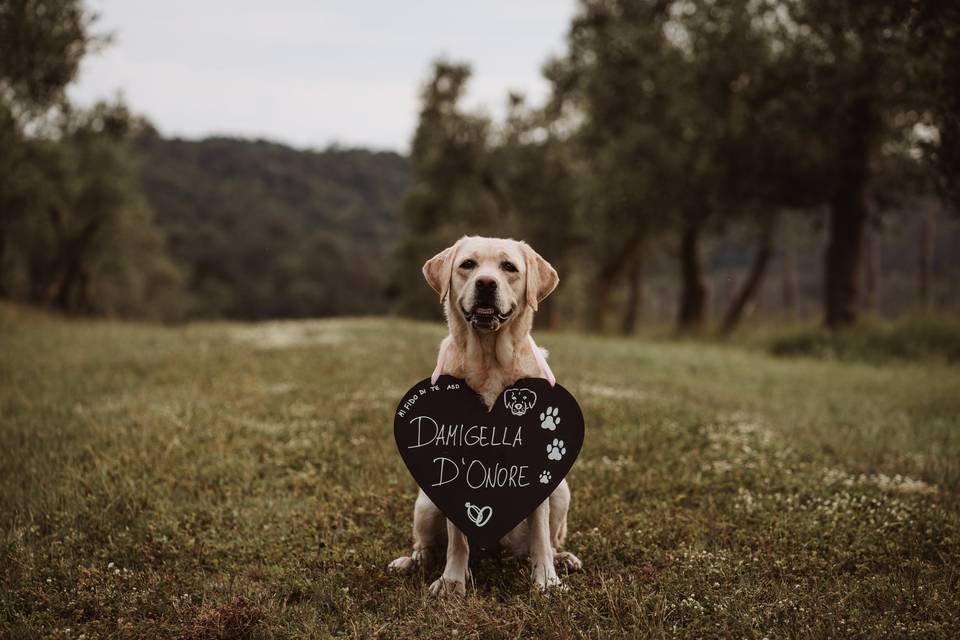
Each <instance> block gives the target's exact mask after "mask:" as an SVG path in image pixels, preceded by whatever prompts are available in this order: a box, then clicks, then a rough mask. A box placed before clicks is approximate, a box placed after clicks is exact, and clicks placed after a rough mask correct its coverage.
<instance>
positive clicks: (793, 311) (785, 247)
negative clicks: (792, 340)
mask: <svg viewBox="0 0 960 640" xmlns="http://www.w3.org/2000/svg"><path fill="white" fill-rule="evenodd" d="M780 251H781V256H782V259H781V265H782V267H783V310H784V312H786V314H787V315H788V316H789V317H791V318H794V317H796V315H797V263H796V256H795V255H794V251H793V242H792V239H791V238H790V233H789V232H787V233H786V234H784V235H783V244H782V245H781V248H780Z"/></svg>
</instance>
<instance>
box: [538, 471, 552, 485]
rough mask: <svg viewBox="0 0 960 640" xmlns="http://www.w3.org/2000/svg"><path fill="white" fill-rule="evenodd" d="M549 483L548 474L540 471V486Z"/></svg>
mask: <svg viewBox="0 0 960 640" xmlns="http://www.w3.org/2000/svg"><path fill="white" fill-rule="evenodd" d="M549 482H550V472H549V471H541V472H540V484H547V483H549Z"/></svg>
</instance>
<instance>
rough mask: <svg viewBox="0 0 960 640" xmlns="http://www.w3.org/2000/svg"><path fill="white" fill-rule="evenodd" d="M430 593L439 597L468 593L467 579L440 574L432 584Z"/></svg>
mask: <svg viewBox="0 0 960 640" xmlns="http://www.w3.org/2000/svg"><path fill="white" fill-rule="evenodd" d="M430 595H432V596H437V597H443V596H455V595H461V596H464V595H467V583H466V580H451V579H449V578H445V577H443V576H440V577H439V578H437V579H436V580H434V581H433V584H431V585H430Z"/></svg>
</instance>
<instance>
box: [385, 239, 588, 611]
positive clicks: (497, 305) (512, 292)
mask: <svg viewBox="0 0 960 640" xmlns="http://www.w3.org/2000/svg"><path fill="white" fill-rule="evenodd" d="M423 275H424V277H425V278H426V279H427V282H428V283H429V284H430V286H431V287H433V289H434V291H436V292H437V293H438V294H439V295H440V302H441V304H443V308H444V312H445V314H446V317H447V325H448V327H449V329H450V335H448V336H447V337H446V338H444V340H443V342H442V343H441V344H440V354H439V356H438V358H437V368H436V370H435V371H434V374H433V380H434V382H436V379H437V378H438V377H439V376H440V375H441V374H449V375H451V376H455V377H457V378H463V379H464V380H466V381H467V384H468V385H470V388H472V389H473V390H474V391H476V392H477V393H478V394H480V396H481V397H482V398H483V401H484V402H485V403H486V405H487V409H488V410H489V409H490V407H491V406H492V405H493V403H494V402H495V401H496V399H497V397H498V396H499V395H500V393H501V392H502V391H503V390H504V389H506V388H507V387H509V386H510V385H512V384H513V383H514V382H516V381H517V380H519V379H521V378H546V379H547V380H549V381H550V383H551V384H553V383H554V382H555V379H554V377H553V373H552V372H551V371H550V367H549V366H548V365H547V361H546V359H545V358H544V354H543V352H542V351H541V350H540V349H539V348H538V347H537V345H536V344H535V343H534V341H533V338H532V337H531V336H530V327H531V326H532V324H533V313H534V312H535V311H536V310H537V305H538V304H539V303H540V302H541V301H542V300H543V299H544V298H546V297H547V296H548V295H550V292H551V291H553V290H554V288H556V286H557V282H558V281H559V278H558V277H557V272H556V271H555V270H554V268H553V267H552V266H550V263H548V262H547V261H546V260H544V259H543V258H542V257H540V255H539V254H538V253H537V252H536V251H534V250H533V249H531V248H530V246H529V245H527V244H526V243H524V242H517V241H516V240H503V239H499V238H482V237H478V236H467V237H463V238H461V239H460V240H458V241H457V242H456V244H454V245H453V246H452V247H449V248H448V249H444V250H443V251H441V252H440V253H438V254H437V255H436V256H434V257H433V258H431V259H430V260H428V261H427V262H426V264H424V265H423ZM569 506H570V488H569V487H568V486H567V482H566V480H564V481H563V482H561V483H560V484H559V485H558V486H557V488H556V489H555V490H554V492H553V493H552V494H551V495H550V498H549V499H548V500H545V501H544V502H543V503H542V504H541V505H540V506H539V507H537V509H536V510H535V511H534V512H533V513H532V514H530V515H529V516H528V517H527V518H526V520H525V521H524V522H521V523H520V524H519V525H517V526H516V527H515V528H514V529H513V530H512V531H510V533H508V534H507V535H506V536H504V537H503V538H502V539H501V540H500V544H501V545H503V546H504V547H505V548H507V549H508V550H510V551H511V552H512V553H514V554H515V555H518V556H524V555H525V556H528V557H529V558H530V563H531V567H532V577H533V582H534V584H536V585H537V586H538V587H540V588H541V589H546V588H548V587H553V586H557V585H559V584H560V579H559V578H558V577H557V571H556V568H555V566H554V563H559V564H561V565H562V566H563V567H565V568H566V569H567V570H576V569H579V568H580V567H581V566H582V563H581V562H580V560H579V559H578V558H577V557H576V556H575V555H573V554H572V553H570V552H568V551H564V552H561V551H559V549H560V548H561V546H562V545H563V540H564V537H565V536H566V533H567V509H568V507H569ZM444 534H446V540H447V559H446V566H445V567H444V569H443V575H441V576H440V578H438V579H437V580H436V581H435V582H434V583H433V584H431V585H430V593H432V594H434V595H441V594H446V593H460V594H462V593H465V592H466V581H467V578H468V577H469V575H470V570H469V567H468V562H469V558H470V547H469V544H468V542H467V538H466V536H465V535H463V533H461V532H460V530H459V529H457V527H456V526H455V525H454V524H453V523H452V522H449V521H447V520H446V518H444V517H443V514H442V513H441V512H440V510H439V509H438V508H437V507H436V505H434V504H433V502H432V501H431V500H430V498H428V497H427V494H425V493H424V492H423V491H420V493H419V494H418V495H417V502H416V505H415V506H414V511H413V553H411V554H410V555H409V556H401V557H399V558H397V559H396V560H394V561H393V562H391V563H390V565H389V568H390V569H391V570H394V571H407V570H409V569H410V568H411V567H413V566H415V565H416V564H418V563H420V562H422V561H423V560H425V559H426V558H427V556H428V554H429V552H430V550H431V549H432V548H433V547H435V546H437V545H438V544H439V543H441V542H442V541H443V538H444Z"/></svg>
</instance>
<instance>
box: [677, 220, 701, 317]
mask: <svg viewBox="0 0 960 640" xmlns="http://www.w3.org/2000/svg"><path fill="white" fill-rule="evenodd" d="M680 286H681V291H680V309H679V311H678V313H677V330H678V331H680V332H681V333H684V332H688V331H695V330H698V329H700V328H701V327H703V323H704V321H705V320H706V315H707V288H706V286H705V285H704V283H703V273H702V267H701V264H700V225H699V224H688V225H687V226H686V227H685V228H684V230H683V236H682V238H681V240H680Z"/></svg>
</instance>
